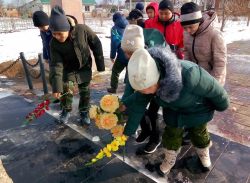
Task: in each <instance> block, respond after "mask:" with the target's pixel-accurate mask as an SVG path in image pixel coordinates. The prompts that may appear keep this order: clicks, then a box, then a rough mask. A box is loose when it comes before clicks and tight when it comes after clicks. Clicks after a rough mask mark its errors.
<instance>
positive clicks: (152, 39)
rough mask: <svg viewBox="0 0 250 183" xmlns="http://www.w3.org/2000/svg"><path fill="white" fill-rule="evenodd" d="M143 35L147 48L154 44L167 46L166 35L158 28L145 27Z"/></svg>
mask: <svg viewBox="0 0 250 183" xmlns="http://www.w3.org/2000/svg"><path fill="white" fill-rule="evenodd" d="M143 36H144V42H145V46H146V47H147V48H151V47H153V46H166V41H165V38H164V36H163V35H162V33H160V31H158V30H156V29H143Z"/></svg>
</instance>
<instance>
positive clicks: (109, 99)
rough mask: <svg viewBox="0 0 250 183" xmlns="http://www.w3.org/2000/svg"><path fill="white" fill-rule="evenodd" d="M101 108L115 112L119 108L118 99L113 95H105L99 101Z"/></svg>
mask: <svg viewBox="0 0 250 183" xmlns="http://www.w3.org/2000/svg"><path fill="white" fill-rule="evenodd" d="M100 106H101V108H102V110H104V111H106V112H111V113H113V112H115V111H116V109H118V108H119V100H118V97H117V96H115V95H105V96H103V97H102V99H101V101H100Z"/></svg>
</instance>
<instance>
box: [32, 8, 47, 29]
mask: <svg viewBox="0 0 250 183" xmlns="http://www.w3.org/2000/svg"><path fill="white" fill-rule="evenodd" d="M32 20H33V23H34V26H35V27H41V26H46V25H49V17H48V15H47V14H46V13H45V12H43V11H36V12H34V13H33V15H32Z"/></svg>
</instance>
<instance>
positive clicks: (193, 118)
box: [122, 47, 229, 135]
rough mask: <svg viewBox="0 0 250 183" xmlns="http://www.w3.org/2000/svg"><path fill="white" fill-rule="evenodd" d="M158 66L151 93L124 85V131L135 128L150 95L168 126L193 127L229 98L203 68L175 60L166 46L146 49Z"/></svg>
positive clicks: (211, 114) (132, 131) (222, 105)
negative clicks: (158, 72)
mask: <svg viewBox="0 0 250 183" xmlns="http://www.w3.org/2000/svg"><path fill="white" fill-rule="evenodd" d="M148 51H149V53H150V55H151V56H152V57H153V58H154V59H155V62H156V64H157V65H158V68H159V70H160V80H159V85H160V87H159V89H158V90H157V92H156V94H155V95H145V94H141V93H139V92H134V93H133V94H132V95H131V94H129V95H127V94H126V93H127V92H128V93H130V92H131V90H132V88H131V86H130V85H129V84H127V85H126V88H125V93H124V95H127V96H126V97H123V99H122V102H123V104H124V105H125V106H126V107H127V112H128V116H129V118H128V121H127V124H126V126H125V130H124V134H125V135H132V134H134V132H135V131H136V129H137V127H138V125H139V123H140V120H141V118H142V116H143V114H144V112H145V110H146V107H147V105H148V103H149V102H150V100H151V99H152V98H155V100H156V102H157V103H158V104H159V105H160V106H162V107H163V119H164V122H165V123H166V124H167V125H169V126H172V127H178V128H183V127H195V126H198V125H201V124H203V123H207V122H209V121H210V120H211V119H212V118H213V114H214V111H215V110H217V111H224V110H226V109H227V108H228V106H229V98H228V95H227V92H226V91H225V90H224V88H223V87H222V86H221V85H220V84H219V83H218V82H217V81H216V80H215V79H214V78H213V77H212V76H211V75H210V74H209V73H207V72H206V71H205V70H204V69H202V68H201V67H199V66H198V65H197V64H195V63H192V62H189V61H185V60H184V61H181V62H180V61H179V60H178V59H176V56H175V55H174V54H173V53H171V51H170V49H169V48H159V47H153V48H150V49H149V50H148Z"/></svg>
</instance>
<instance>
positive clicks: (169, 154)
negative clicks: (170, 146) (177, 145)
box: [158, 149, 180, 176]
mask: <svg viewBox="0 0 250 183" xmlns="http://www.w3.org/2000/svg"><path fill="white" fill-rule="evenodd" d="M179 152H180V151H174V150H167V149H164V154H165V158H164V160H163V162H162V164H161V165H160V172H158V173H159V174H160V175H162V176H164V175H165V174H168V173H169V172H170V170H171V169H172V168H173V166H174V165H175V161H176V157H177V155H178V153H179Z"/></svg>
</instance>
